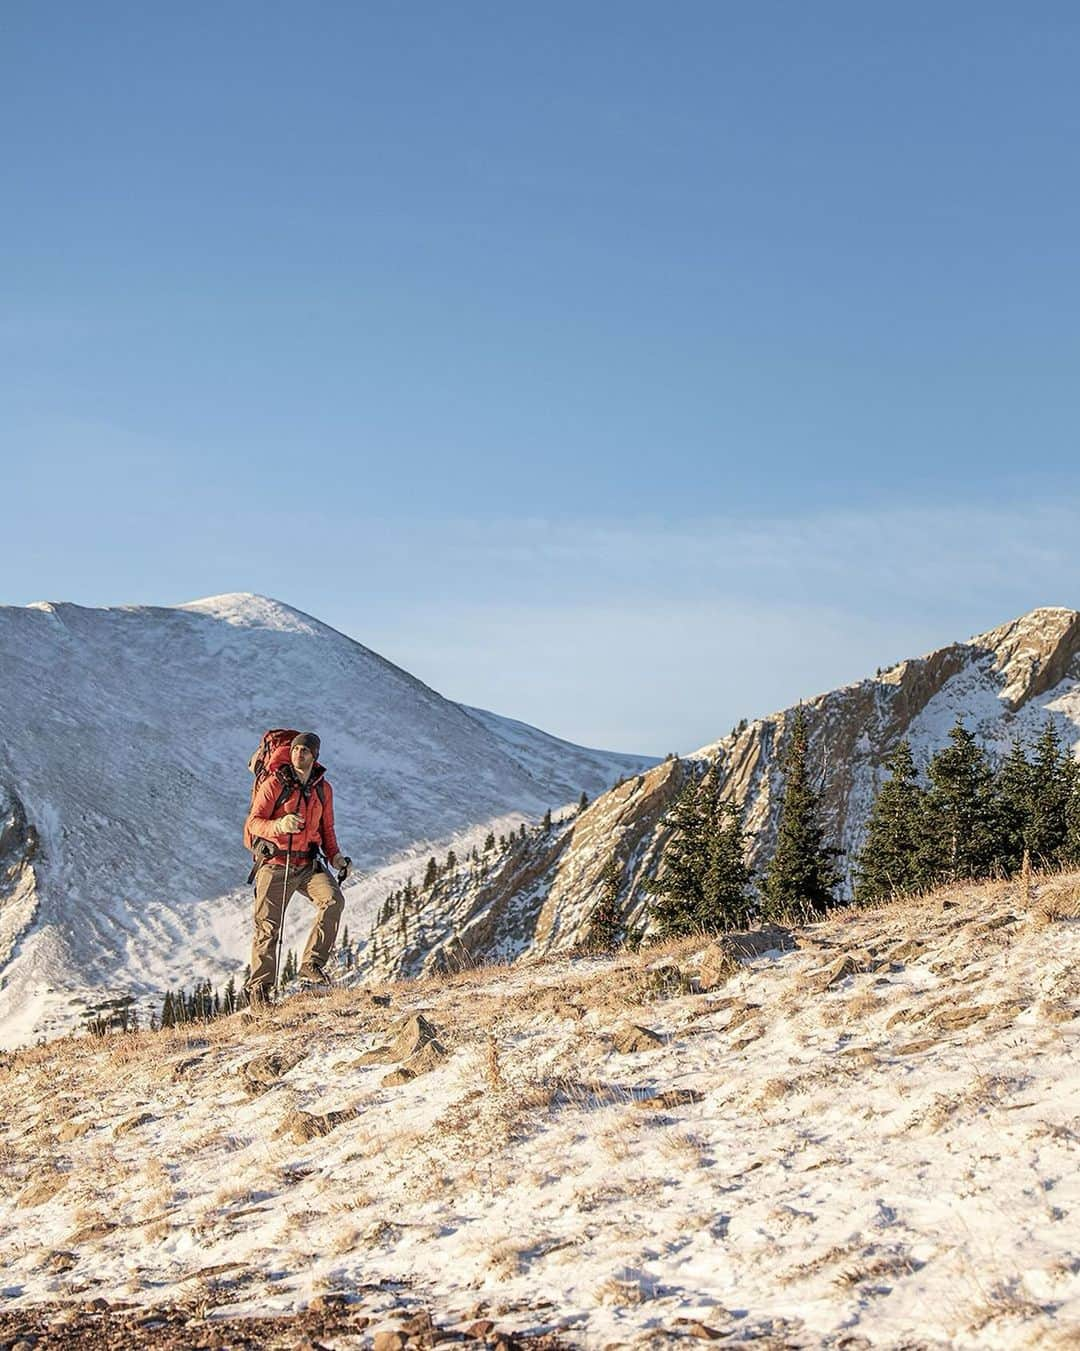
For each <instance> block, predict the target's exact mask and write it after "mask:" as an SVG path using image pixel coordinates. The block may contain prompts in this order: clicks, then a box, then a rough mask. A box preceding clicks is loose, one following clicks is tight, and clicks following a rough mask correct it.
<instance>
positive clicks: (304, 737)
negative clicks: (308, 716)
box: [289, 732, 322, 760]
mask: <svg viewBox="0 0 1080 1351" xmlns="http://www.w3.org/2000/svg"><path fill="white" fill-rule="evenodd" d="M321 745H322V742H321V741H320V740H319V738H318V737H317V736H316V735H315V733H314V732H301V733H300V735H299V736H294V737H293V739H292V744H291V745H290V746H289V749H290V750H295V749H296V747H297V746H306V747H307V748H308V750H309V751H310V752H311V753H312V755H313V756H314V757H315V759H316V760H317V759H318V758H319V747H320V746H321Z"/></svg>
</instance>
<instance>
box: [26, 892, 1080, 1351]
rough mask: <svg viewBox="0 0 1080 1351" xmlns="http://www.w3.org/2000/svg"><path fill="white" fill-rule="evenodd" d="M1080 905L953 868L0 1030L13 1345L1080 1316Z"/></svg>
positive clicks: (417, 1341) (938, 1344)
mask: <svg viewBox="0 0 1080 1351" xmlns="http://www.w3.org/2000/svg"><path fill="white" fill-rule="evenodd" d="M1078 915H1080V875H1076V874H1073V875H1071V876H1062V877H1055V878H1043V879H1036V882H1035V886H1034V888H1033V889H1032V891H1030V892H1029V891H1028V889H1027V887H1026V885H1024V884H1022V883H1021V882H1020V881H1019V879H1017V880H1016V881H1014V882H1010V883H991V884H988V885H984V886H978V887H973V886H961V887H955V888H951V889H948V890H946V891H942V892H940V893H938V894H936V895H934V896H930V897H925V898H922V899H920V900H918V901H914V902H901V903H896V904H893V905H890V906H887V907H884V908H882V909H879V910H873V911H868V912H862V913H855V914H846V915H843V916H840V917H838V918H835V919H833V920H830V921H829V922H827V923H824V924H819V925H815V926H812V927H811V928H808V929H804V930H800V931H796V932H795V933H793V934H788V933H785V932H784V931H779V930H774V931H772V932H766V933H754V934H748V935H742V936H736V937H734V938H731V937H729V938H725V939H723V940H721V941H720V942H719V943H717V944H713V945H710V946H709V947H708V948H706V949H705V951H704V952H702V951H701V949H700V946H699V945H698V944H697V943H695V941H694V940H690V941H684V942H683V943H681V944H674V945H668V946H667V947H666V948H661V949H644V950H642V951H641V952H640V953H638V954H636V955H635V954H630V953H619V954H616V955H614V956H613V957H612V958H610V959H608V960H591V959H589V960H586V959H581V958H578V959H571V958H566V957H561V958H548V959H545V960H542V961H539V962H532V963H523V964H520V965H518V966H516V967H513V968H510V969H509V970H507V969H499V968H496V969H487V970H483V969H482V970H478V971H473V972H468V973H463V974H460V975H457V976H452V977H444V978H440V979H434V980H425V981H422V982H402V983H400V984H387V985H385V986H383V987H382V988H381V989H378V990H376V991H372V992H368V991H365V990H363V989H361V988H354V989H349V988H345V989H340V990H338V991H335V992H334V993H333V994H332V995H331V996H330V997H328V998H324V999H319V998H315V997H304V996H300V997H298V998H296V999H294V1000H289V1001H286V1002H285V1003H283V1004H281V1005H280V1006H278V1007H276V1008H273V1009H271V1010H270V1011H269V1012H268V1013H265V1014H262V1015H259V1016H258V1017H252V1016H251V1015H250V1014H248V1013H246V1012H244V1013H238V1014H234V1015H233V1016H232V1017H229V1018H222V1019H220V1020H218V1021H217V1022H212V1023H210V1024H208V1025H206V1026H199V1027H190V1026H189V1027H187V1028H183V1029H181V1028H177V1029H171V1030H166V1031H163V1032H141V1033H138V1034H135V1035H129V1036H113V1037H107V1038H105V1039H103V1040H101V1041H98V1040H86V1039H83V1040H78V1041H60V1042H56V1043H53V1044H51V1045H49V1046H46V1047H43V1048H40V1049H39V1048H31V1049H30V1050H28V1051H26V1052H23V1053H21V1054H20V1055H18V1056H13V1057H3V1056H0V1264H2V1267H3V1271H4V1281H3V1292H2V1293H3V1295H4V1297H5V1298H4V1300H3V1301H2V1303H0V1344H4V1345H7V1344H12V1343H15V1342H17V1341H19V1340H20V1339H23V1340H24V1342H25V1344H27V1345H28V1344H30V1339H31V1338H32V1337H42V1338H43V1340H42V1342H41V1344H42V1345H44V1344H46V1342H45V1340H44V1334H45V1332H46V1330H49V1331H54V1330H56V1329H57V1328H59V1329H60V1330H61V1333H62V1334H63V1335H64V1336H66V1337H67V1338H70V1340H68V1341H64V1343H63V1344H64V1345H72V1346H75V1345H79V1346H84V1345H85V1346H91V1345H92V1346H95V1347H97V1346H104V1345H109V1346H125V1347H126V1346H143V1345H156V1346H162V1345H165V1346H177V1347H179V1346H192V1345H214V1346H224V1345H229V1346H247V1345H254V1344H258V1345H259V1346H273V1347H278V1346H280V1347H283V1348H284V1347H297V1346H312V1345H316V1346H328V1347H338V1348H342V1351H344V1348H353V1347H355V1348H357V1351H359V1349H360V1348H371V1347H373V1346H374V1347H375V1348H376V1351H378V1348H380V1347H385V1348H389V1347H404V1346H406V1345H409V1346H415V1347H424V1346H431V1345H433V1344H435V1342H436V1341H438V1342H445V1343H447V1344H449V1343H451V1342H454V1341H458V1342H460V1343H462V1344H471V1345H481V1344H482V1343H483V1342H484V1340H485V1338H486V1339H487V1343H488V1345H489V1346H491V1345H493V1344H494V1343H495V1342H496V1340H497V1338H498V1337H499V1336H500V1335H502V1336H503V1337H506V1338H508V1339H509V1338H513V1342H512V1343H508V1344H512V1345H516V1346H522V1347H524V1346H526V1345H531V1344H533V1339H536V1343H537V1344H538V1345H539V1346H551V1345H552V1344H553V1342H554V1343H557V1345H559V1346H560V1347H575V1348H582V1349H583V1351H601V1348H612V1347H637V1348H656V1351H660V1348H665V1347H672V1346H680V1345H683V1343H684V1342H685V1343H686V1344H687V1345H691V1346H692V1345H696V1344H698V1343H706V1342H708V1341H715V1342H716V1343H717V1344H718V1345H723V1346H732V1345H737V1346H753V1347H757V1348H762V1347H770V1348H777V1349H778V1348H781V1347H783V1348H791V1349H792V1351H796V1349H798V1348H804V1349H805V1351H811V1349H812V1348H821V1347H831V1348H834V1351H840V1349H841V1348H844V1349H845V1351H856V1349H858V1348H894V1349H895V1348H900V1347H906V1348H909V1349H911V1351H914V1348H923V1349H924V1351H931V1349H932V1348H933V1349H935V1351H936V1349H939V1348H940V1351H944V1349H945V1348H947V1347H960V1348H970V1351H979V1349H981V1348H990V1347H1000V1348H1034V1347H1060V1348H1062V1349H1064V1348H1065V1347H1074V1348H1075V1347H1076V1346H1077V1344H1078V1335H1080V1261H1078V1259H1077V1254H1076V1235H1077V1225H1076V1217H1077V1215H1078V1213H1080V1173H1078V1172H1077V1168H1076V1158H1077V1153H1076V1151H1077V1146H1078V1144H1080V1069H1078V1065H1080V1062H1078V1060H1077V1054H1076V1053H1077V1031H1078V1027H1080V1023H1078V1021H1077V1018H1078V1015H1080V974H1078V973H1080V966H1078V963H1077V957H1078V940H1080V919H1078V918H1077V916H1078ZM255 1320H258V1321H255ZM279 1320H280V1321H279ZM432 1324H434V1327H435V1328H437V1329H438V1330H439V1331H438V1333H437V1334H436V1333H435V1332H434V1331H433V1328H432ZM106 1334H109V1336H110V1338H111V1340H109V1341H107V1342H106V1340H105V1335H106ZM379 1334H382V1335H381V1337H380V1335H379ZM81 1337H85V1338H86V1340H85V1341H83V1340H80V1338H81ZM47 1344H48V1345H53V1344H54V1343H53V1341H52V1338H51V1337H50V1338H49V1339H48V1341H47Z"/></svg>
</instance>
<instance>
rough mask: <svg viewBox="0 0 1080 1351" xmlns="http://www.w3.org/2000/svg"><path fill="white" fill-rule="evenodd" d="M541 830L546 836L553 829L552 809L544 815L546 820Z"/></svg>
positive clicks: (541, 824) (543, 821)
mask: <svg viewBox="0 0 1080 1351" xmlns="http://www.w3.org/2000/svg"><path fill="white" fill-rule="evenodd" d="M540 829H541V830H542V831H544V833H545V834H546V833H547V832H548V831H549V830H550V829H551V808H550V807H549V808H548V809H547V811H546V812H545V813H544V819H543V820H542V821H541V822H540Z"/></svg>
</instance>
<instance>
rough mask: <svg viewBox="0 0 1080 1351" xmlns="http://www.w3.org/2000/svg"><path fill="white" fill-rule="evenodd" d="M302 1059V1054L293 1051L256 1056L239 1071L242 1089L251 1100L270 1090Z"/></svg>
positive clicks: (271, 1052) (272, 1052)
mask: <svg viewBox="0 0 1080 1351" xmlns="http://www.w3.org/2000/svg"><path fill="white" fill-rule="evenodd" d="M303 1058H304V1057H303V1055H302V1054H300V1053H298V1052H295V1051H270V1052H269V1053H268V1054H267V1055H257V1056H256V1057H255V1059H254V1060H249V1061H248V1062H247V1064H246V1065H244V1066H243V1067H242V1068H241V1070H240V1074H241V1077H242V1078H243V1080H244V1087H245V1088H246V1089H247V1091H248V1093H249V1094H250V1095H251V1096H252V1097H253V1098H254V1097H258V1096H259V1094H260V1093H265V1092H266V1090H267V1089H268V1088H272V1087H273V1086H274V1084H276V1083H277V1081H278V1080H279V1079H280V1078H281V1077H282V1075H284V1074H288V1072H289V1070H291V1069H292V1068H293V1066H294V1065H298V1064H299V1063H300V1061H301V1060H303Z"/></svg>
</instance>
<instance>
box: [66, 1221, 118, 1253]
mask: <svg viewBox="0 0 1080 1351" xmlns="http://www.w3.org/2000/svg"><path fill="white" fill-rule="evenodd" d="M115 1228H116V1225H115V1224H113V1222H112V1221H111V1220H95V1221H94V1222H93V1223H92V1224H84V1225H83V1227H82V1228H81V1229H76V1230H75V1232H74V1233H73V1234H70V1235H69V1236H68V1242H69V1243H72V1244H74V1245H75V1246H76V1247H78V1245H79V1244H80V1243H93V1242H94V1240H95V1239H99V1238H105V1237H106V1235H108V1234H111V1233H112V1231H113V1230H114V1229H115Z"/></svg>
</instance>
